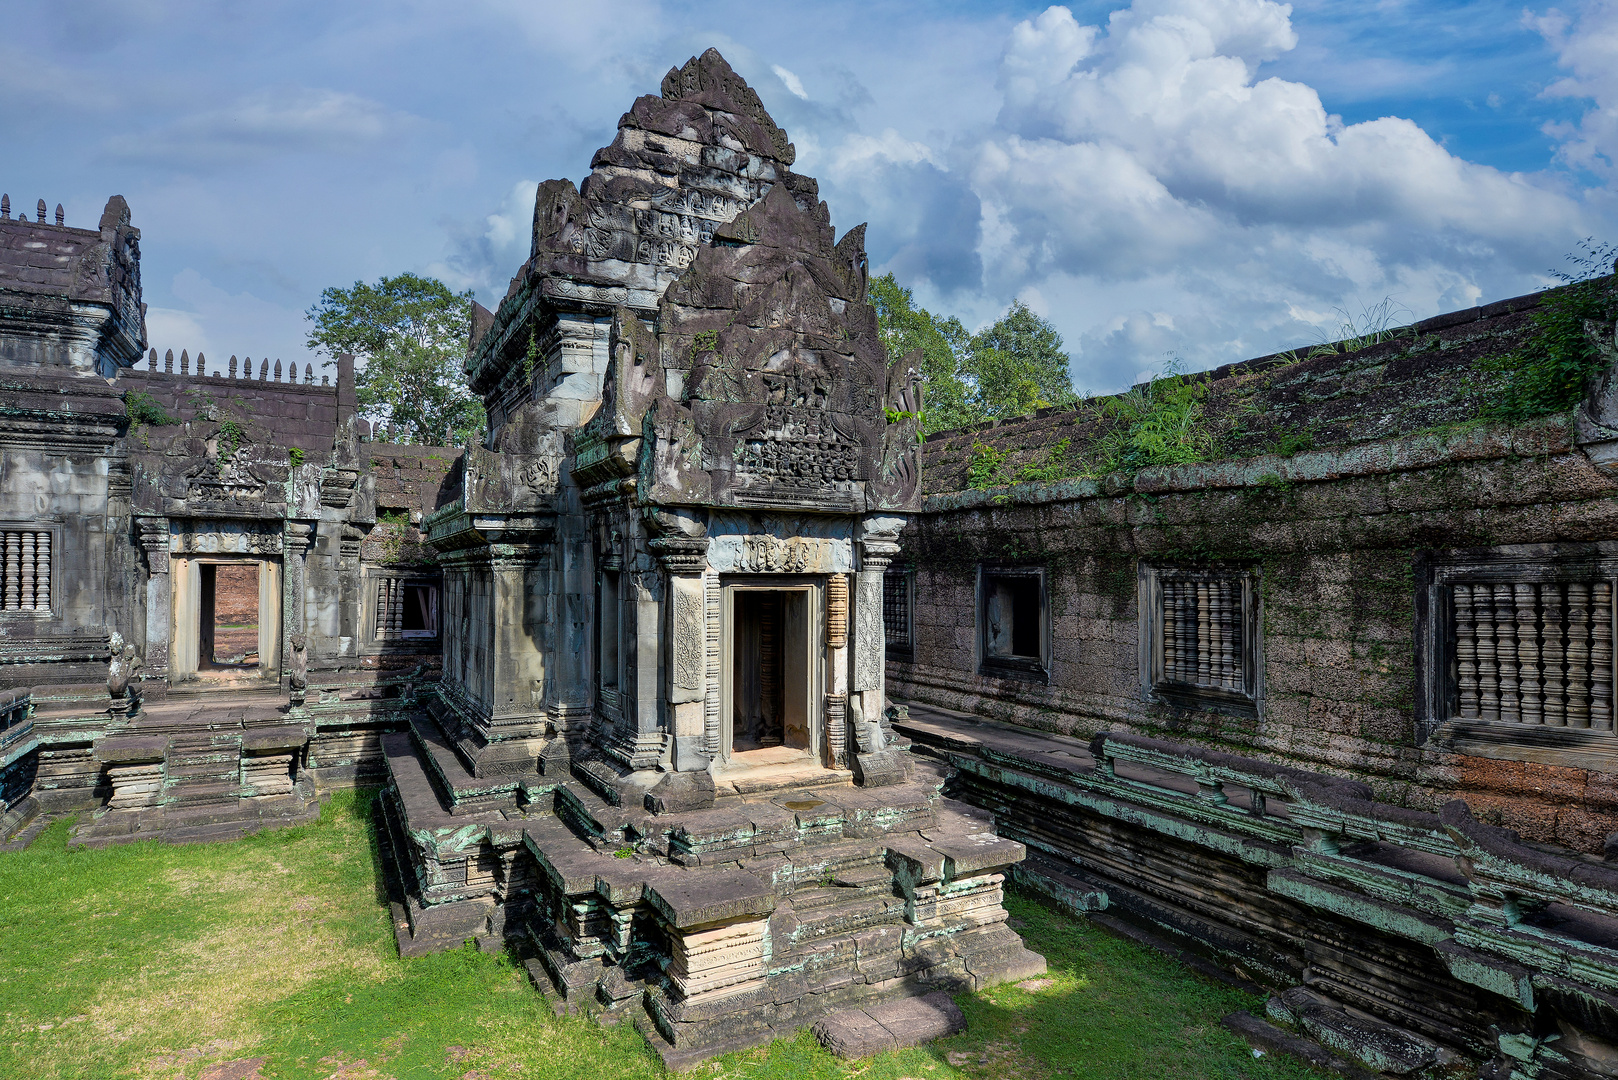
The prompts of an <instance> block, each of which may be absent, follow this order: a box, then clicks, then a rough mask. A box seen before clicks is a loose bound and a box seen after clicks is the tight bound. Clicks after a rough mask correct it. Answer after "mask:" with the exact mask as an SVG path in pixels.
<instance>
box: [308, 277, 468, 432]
mask: <svg viewBox="0 0 1618 1080" xmlns="http://www.w3.org/2000/svg"><path fill="white" fill-rule="evenodd" d="M304 317H305V318H307V319H308V320H309V321H310V322H311V323H313V324H314V325H313V327H312V328H311V329H310V331H309V336H308V344H309V347H310V348H311V349H314V350H315V351H316V352H320V353H324V354H325V355H327V356H336V355H338V354H339V353H353V354H354V357H355V360H356V369H357V370H356V373H355V383H356V389H357V392H358V395H359V401H360V414H361V415H362V416H364V417H366V418H367V419H368V420H371V421H372V422H373V424H374V423H385V424H387V425H388V426H389V427H390V428H392V429H393V438H394V439H395V440H397V441H400V442H413V443H425V444H432V445H438V446H456V445H460V444H462V443H465V442H466V441H467V440H468V439H470V438H471V436H472V435H473V434H474V433H475V432H477V431H479V430H481V429H482V427H483V425H484V416H483V404H482V402H480V401H479V400H478V399H477V398H475V397H473V396H472V394H471V392H470V391H468V390H467V387H466V376H465V373H464V372H463V370H462V363H463V360H464V358H465V355H466V342H467V338H468V336H469V334H470V331H471V318H472V292H471V290H467V291H466V292H463V293H456V292H454V291H452V290H451V289H450V287H449V286H448V285H445V284H444V283H443V282H442V281H439V280H438V279H437V278H430V277H423V276H421V275H419V274H411V273H404V274H400V275H398V276H397V277H383V278H381V279H380V280H378V281H377V283H376V284H375V285H370V284H367V283H365V282H362V281H356V282H355V283H354V284H353V286H352V287H350V288H346V289H342V288H337V287H335V286H334V287H332V288H329V289H326V290H325V291H324V292H322V293H321V294H320V300H319V302H317V303H316V304H314V305H313V306H312V307H310V308H309V310H308V311H307V312H306V313H305V315H304ZM328 363H330V361H328Z"/></svg>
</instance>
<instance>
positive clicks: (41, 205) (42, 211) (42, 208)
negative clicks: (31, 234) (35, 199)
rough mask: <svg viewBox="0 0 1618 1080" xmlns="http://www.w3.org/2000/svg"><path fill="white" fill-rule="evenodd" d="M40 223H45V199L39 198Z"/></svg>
mask: <svg viewBox="0 0 1618 1080" xmlns="http://www.w3.org/2000/svg"><path fill="white" fill-rule="evenodd" d="M39 223H40V224H41V225H43V224H45V200H44V199H41V200H39Z"/></svg>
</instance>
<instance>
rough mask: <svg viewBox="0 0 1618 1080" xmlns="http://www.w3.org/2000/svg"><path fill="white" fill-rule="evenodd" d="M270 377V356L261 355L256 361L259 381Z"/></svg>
mask: <svg viewBox="0 0 1618 1080" xmlns="http://www.w3.org/2000/svg"><path fill="white" fill-rule="evenodd" d="M269 377H270V358H269V357H268V356H266V357H263V358H262V359H260V360H259V362H258V378H259V381H260V382H263V381H264V380H265V379H267V378H269Z"/></svg>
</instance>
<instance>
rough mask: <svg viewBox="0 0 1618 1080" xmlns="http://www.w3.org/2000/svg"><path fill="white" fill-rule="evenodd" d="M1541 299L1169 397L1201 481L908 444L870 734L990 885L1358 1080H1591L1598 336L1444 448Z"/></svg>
mask: <svg viewBox="0 0 1618 1080" xmlns="http://www.w3.org/2000/svg"><path fill="white" fill-rule="evenodd" d="M1542 299H1543V297H1542V296H1528V297H1521V298H1518V299H1514V300H1508V301H1504V302H1501V303H1498V304H1493V305H1490V306H1488V307H1484V308H1474V309H1471V310H1469V311H1463V312H1456V313H1452V314H1449V315H1444V316H1439V317H1437V318H1435V319H1430V320H1427V321H1426V322H1423V323H1418V324H1416V325H1415V326H1413V327H1410V328H1406V329H1405V330H1402V331H1400V332H1399V333H1397V334H1396V335H1394V336H1392V337H1391V339H1390V340H1386V341H1383V342H1381V343H1379V344H1372V345H1369V346H1367V347H1363V348H1358V349H1355V350H1354V351H1350V350H1349V349H1348V348H1338V349H1336V350H1324V351H1322V352H1321V353H1319V354H1317V355H1314V356H1311V357H1310V358H1308V359H1304V360H1299V359H1298V358H1296V357H1293V356H1277V357H1266V358H1261V359H1259V360H1254V361H1249V362H1247V363H1243V364H1237V365H1233V366H1230V367H1225V368H1221V369H1219V370H1217V371H1214V372H1210V373H1208V374H1207V375H1205V376H1197V377H1195V378H1196V379H1197V380H1198V382H1199V384H1200V385H1201V386H1202V388H1203V389H1204V391H1205V393H1204V396H1202V397H1201V399H1200V401H1199V402H1198V407H1199V409H1200V410H1201V416H1200V419H1198V420H1197V423H1198V424H1199V425H1200V428H1199V430H1201V431H1202V432H1204V433H1205V434H1207V435H1208V436H1209V437H1210V439H1211V443H1210V445H1211V451H1210V452H1209V453H1208V454H1207V457H1208V459H1209V460H1207V461H1204V462H1200V463H1195V464H1186V465H1174V466H1156V467H1146V468H1137V469H1130V468H1128V467H1127V464H1128V462H1127V458H1126V457H1125V456H1124V455H1122V454H1115V456H1114V459H1113V460H1116V461H1119V462H1121V464H1120V465H1119V467H1117V468H1115V469H1114V470H1112V471H1107V470H1101V475H1099V476H1092V477H1091V478H1086V479H1072V480H1064V481H1057V482H1029V483H1022V484H1018V483H1015V481H1016V480H1017V478H1018V477H1019V476H1020V475H1025V474H1028V473H1033V472H1041V471H1042V472H1047V473H1048V472H1050V471H1054V470H1053V469H1052V466H1053V465H1056V466H1058V467H1061V466H1063V465H1067V466H1068V467H1069V468H1071V467H1072V466H1073V464H1074V463H1076V462H1080V461H1096V460H1106V459H1105V457H1104V455H1105V454H1106V453H1108V447H1109V446H1110V447H1116V446H1117V445H1118V443H1117V441H1116V432H1117V431H1118V423H1119V422H1118V421H1117V420H1116V419H1115V417H1116V415H1117V414H1116V412H1114V411H1110V410H1109V409H1108V408H1107V407H1106V403H1105V402H1098V403H1090V404H1086V405H1081V406H1080V407H1078V408H1076V409H1064V410H1052V411H1048V412H1045V413H1042V414H1039V415H1035V416H1030V417H1025V418H1021V419H1018V420H1013V421H1008V422H1005V423H1002V424H998V425H995V426H991V427H987V428H982V429H978V430H974V431H966V432H951V433H945V434H942V435H938V436H933V437H931V438H930V439H929V440H928V442H927V450H926V460H925V467H924V470H923V476H924V478H925V479H924V484H925V492H926V494H925V497H924V500H923V504H922V507H921V511H920V513H919V514H917V515H916V516H915V517H914V518H913V519H912V524H911V526H910V528H909V529H908V530H907V531H906V534H905V535H906V541H905V550H904V553H903V554H902V555H901V556H900V557H899V559H897V560H896V561H895V562H894V563H893V564H892V566H891V567H890V572H889V574H888V577H887V588H886V596H887V600H888V608H887V612H886V616H887V621H888V625H889V631H890V632H889V638H888V655H889V667H888V684H889V687H890V690H891V692H892V693H894V694H895V695H896V696H900V697H902V698H903V699H904V700H906V701H908V702H909V717H910V718H909V720H908V721H907V722H905V723H901V724H900V725H899V726H898V729H899V730H900V731H902V732H903V733H905V734H907V735H909V736H911V737H912V738H914V739H917V740H919V741H920V742H921V743H922V744H924V745H925V746H927V747H929V748H930V749H931V751H932V752H933V753H934V754H936V755H937V756H939V757H940V758H941V759H942V760H944V761H947V762H948V763H950V764H951V765H952V766H954V767H955V768H956V769H957V770H959V771H958V774H957V779H956V781H954V786H953V787H952V788H949V789H947V790H950V791H951V792H952V793H954V794H955V795H957V796H958V797H961V798H964V799H966V800H967V801H969V802H972V803H974V804H976V805H977V806H979V807H982V808H985V809H989V810H992V811H993V812H994V814H995V818H996V822H997V825H998V827H999V829H1000V831H1001V833H1002V834H1003V835H1006V836H1008V837H1010V838H1013V839H1017V840H1020V841H1022V842H1024V843H1025V844H1027V845H1028V847H1029V850H1030V858H1029V859H1028V861H1026V862H1025V863H1024V864H1022V866H1021V867H1020V869H1019V873H1020V874H1022V875H1023V876H1024V878H1025V879H1026V880H1028V881H1029V882H1030V883H1031V884H1033V885H1034V886H1035V887H1037V888H1040V889H1042V890H1044V891H1046V892H1048V893H1050V894H1052V895H1054V896H1057V897H1059V898H1062V900H1063V902H1065V903H1066V904H1067V905H1068V906H1069V908H1070V909H1073V910H1076V911H1077V910H1082V911H1088V912H1090V913H1092V917H1093V918H1097V919H1099V920H1101V921H1104V922H1107V923H1109V924H1110V925H1112V926H1113V927H1114V928H1115V929H1119V930H1121V931H1124V932H1127V933H1130V934H1132V935H1136V936H1139V937H1142V938H1143V939H1144V940H1148V941H1151V942H1153V943H1155V944H1158V945H1160V946H1161V947H1164V948H1166V949H1169V950H1170V951H1173V952H1176V953H1177V954H1179V955H1189V956H1190V957H1191V958H1192V959H1193V960H1195V962H1197V963H1200V964H1202V965H1203V966H1204V967H1208V968H1209V970H1214V969H1217V970H1218V971H1220V972H1223V973H1228V974H1234V975H1235V976H1237V977H1239V978H1241V979H1243V980H1247V981H1249V982H1250V983H1258V984H1261V985H1263V986H1265V987H1268V988H1270V989H1272V990H1274V991H1275V992H1276V997H1275V998H1274V999H1273V1000H1272V1002H1271V1014H1272V1019H1274V1020H1276V1021H1277V1022H1280V1023H1283V1024H1286V1025H1291V1026H1294V1027H1296V1028H1298V1029H1299V1030H1301V1031H1303V1032H1306V1033H1307V1034H1309V1035H1310V1036H1311V1037H1313V1038H1316V1039H1318V1040H1319V1041H1320V1042H1321V1043H1322V1044H1324V1045H1325V1046H1327V1047H1329V1048H1331V1049H1332V1050H1333V1051H1334V1052H1336V1053H1339V1054H1342V1055H1345V1056H1347V1057H1349V1058H1351V1059H1358V1061H1357V1064H1359V1065H1361V1066H1366V1067H1370V1068H1372V1069H1373V1070H1376V1071H1387V1072H1389V1073H1390V1074H1397V1075H1423V1076H1425V1075H1440V1074H1445V1075H1448V1074H1450V1073H1451V1072H1455V1073H1456V1074H1458V1075H1467V1076H1480V1075H1481V1076H1489V1077H1507V1076H1510V1077H1529V1076H1534V1077H1546V1076H1558V1077H1561V1076H1567V1077H1571V1076H1590V1075H1613V1069H1614V1068H1615V1067H1618V869H1615V868H1614V867H1613V866H1612V864H1611V863H1610V862H1607V861H1605V860H1604V859H1603V857H1602V856H1603V852H1604V850H1605V853H1606V854H1608V855H1609V856H1610V855H1611V854H1612V852H1613V845H1614V840H1613V839H1610V838H1611V837H1613V836H1614V834H1618V814H1615V810H1618V758H1615V757H1614V756H1613V754H1614V750H1618V741H1615V740H1618V734H1615V732H1614V727H1613V707H1614V698H1613V694H1614V681H1613V674H1614V662H1615V658H1614V653H1613V621H1612V620H1613V601H1612V597H1613V585H1614V578H1613V573H1614V567H1615V566H1618V563H1614V561H1613V559H1614V555H1615V554H1618V548H1615V547H1614V537H1618V501H1615V500H1614V495H1615V494H1618V477H1615V475H1614V473H1613V470H1612V461H1613V453H1612V450H1613V447H1614V445H1615V444H1614V442H1613V440H1614V436H1615V428H1618V424H1615V420H1618V397H1615V395H1614V384H1613V381H1612V375H1611V371H1612V367H1611V362H1612V359H1613V357H1614V343H1613V333H1614V328H1613V326H1612V325H1611V324H1606V325H1600V324H1597V323H1591V324H1590V325H1589V326H1588V327H1587V332H1588V333H1589V334H1591V335H1593V336H1594V338H1595V343H1596V344H1597V346H1598V347H1599V348H1601V349H1602V350H1603V351H1604V353H1605V355H1606V357H1607V359H1608V369H1607V373H1606V374H1605V375H1604V376H1603V377H1602V378H1601V379H1598V380H1597V381H1596V382H1595V383H1594V384H1592V385H1591V387H1590V388H1589V389H1590V394H1589V397H1588V399H1587V400H1586V401H1585V402H1584V404H1583V405H1581V406H1580V407H1579V408H1578V409H1577V410H1575V411H1573V412H1571V413H1569V414H1564V415H1555V416H1550V417H1545V418H1543V419H1539V420H1534V421H1530V422H1524V423H1519V424H1506V423H1498V422H1497V423H1484V422H1480V421H1479V419H1478V417H1480V416H1487V415H1489V409H1490V407H1491V405H1492V404H1493V402H1494V401H1496V400H1498V395H1499V393H1500V392H1501V380H1500V377H1499V375H1498V374H1496V373H1493V370H1492V369H1491V367H1490V366H1489V365H1488V364H1486V363H1485V361H1486V360H1487V358H1489V357H1497V356H1503V355H1507V354H1510V353H1512V352H1513V351H1514V350H1522V349H1527V350H1530V351H1531V350H1533V349H1534V348H1536V345H1535V343H1534V340H1533V338H1532V336H1531V334H1530V331H1531V330H1532V318H1533V315H1534V312H1535V311H1536V309H1537V308H1538V306H1539V304H1540V303H1541V301H1542ZM1354 344H1357V345H1358V344H1363V343H1354ZM1147 392H1148V391H1146V390H1144V389H1137V390H1136V391H1134V393H1135V394H1136V395H1137V397H1138V396H1140V395H1142V394H1144V393H1147ZM1152 392H1156V393H1160V392H1161V388H1158V389H1157V390H1156V391H1152ZM1109 438H1112V439H1113V440H1114V441H1112V442H1110V443H1109V442H1108V440H1109ZM974 463H975V464H976V466H977V467H976V469H975V470H974V473H975V475H976V476H977V477H979V478H980V481H979V482H980V483H981V482H982V481H981V477H983V476H984V474H985V473H987V472H993V471H994V470H996V469H997V470H998V472H999V478H998V479H999V480H1000V481H1002V482H1000V483H990V484H988V485H986V486H984V487H981V488H974V487H972V486H971V484H970V483H969V482H968V470H969V468H970V467H971V466H973V465H974ZM1075 471H1076V470H1075ZM1210 964H1211V965H1212V967H1209V965H1210ZM1228 974H1227V977H1228ZM1262 1027H1263V1025H1262V1024H1261V1023H1260V1022H1259V1021H1256V1020H1255V1021H1252V1022H1251V1023H1249V1024H1247V1025H1246V1031H1247V1033H1248V1034H1250V1035H1253V1034H1255V1033H1256V1034H1257V1036H1258V1037H1263V1035H1264V1032H1263V1031H1262ZM1271 1034H1272V1035H1273V1034H1275V1033H1274V1031H1273V1029H1272V1030H1271ZM1480 1068H1481V1069H1482V1070H1483V1071H1482V1072H1479V1071H1478V1070H1479V1069H1480Z"/></svg>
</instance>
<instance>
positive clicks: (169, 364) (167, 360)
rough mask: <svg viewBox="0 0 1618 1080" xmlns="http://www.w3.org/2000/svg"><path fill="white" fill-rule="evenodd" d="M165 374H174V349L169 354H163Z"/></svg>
mask: <svg viewBox="0 0 1618 1080" xmlns="http://www.w3.org/2000/svg"><path fill="white" fill-rule="evenodd" d="M163 372H164V374H167V375H172V374H174V350H173V349H170V350H169V351H168V352H166V353H164V354H163Z"/></svg>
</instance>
